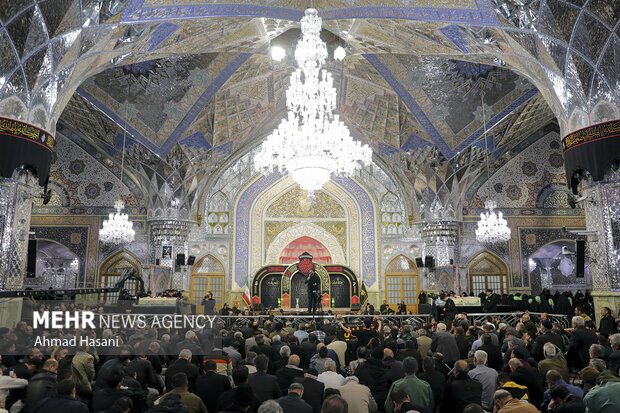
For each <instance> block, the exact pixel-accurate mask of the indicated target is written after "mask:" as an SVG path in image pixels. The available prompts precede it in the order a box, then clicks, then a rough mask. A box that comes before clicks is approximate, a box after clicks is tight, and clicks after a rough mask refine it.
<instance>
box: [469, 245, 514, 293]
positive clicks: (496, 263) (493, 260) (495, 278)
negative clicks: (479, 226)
mask: <svg viewBox="0 0 620 413" xmlns="http://www.w3.org/2000/svg"><path fill="white" fill-rule="evenodd" d="M467 266H468V267H469V285H470V290H471V291H472V292H473V293H474V295H478V294H480V293H481V292H484V291H485V290H486V289H487V288H490V289H492V290H493V292H495V293H497V294H508V291H509V285H508V266H507V265H506V263H505V262H504V261H503V260H502V259H501V258H500V257H498V256H497V255H495V254H493V253H492V252H491V251H489V250H486V249H485V250H482V251H480V252H479V253H477V254H476V255H474V256H473V257H472V258H470V260H469V261H468V262H467Z"/></svg>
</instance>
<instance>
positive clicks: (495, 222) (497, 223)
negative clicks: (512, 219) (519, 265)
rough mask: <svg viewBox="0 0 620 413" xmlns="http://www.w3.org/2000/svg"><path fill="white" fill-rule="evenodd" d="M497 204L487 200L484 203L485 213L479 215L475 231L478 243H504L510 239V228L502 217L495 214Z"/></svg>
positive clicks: (499, 214)
mask: <svg viewBox="0 0 620 413" xmlns="http://www.w3.org/2000/svg"><path fill="white" fill-rule="evenodd" d="M496 207H497V204H496V203H495V201H491V200H488V201H486V202H485V203H484V208H485V209H486V211H484V212H481V213H480V221H478V229H476V239H477V240H478V241H479V242H488V243H496V242H506V241H508V240H509V239H510V228H509V227H508V222H507V221H506V220H505V219H504V215H503V214H502V213H501V212H500V211H498V212H495V208H496Z"/></svg>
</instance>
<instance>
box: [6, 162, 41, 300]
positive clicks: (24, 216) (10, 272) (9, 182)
mask: <svg viewBox="0 0 620 413" xmlns="http://www.w3.org/2000/svg"><path fill="white" fill-rule="evenodd" d="M38 191H39V187H38V185H37V182H36V178H35V177H34V176H33V175H32V174H30V173H28V172H24V171H21V172H20V171H15V173H13V176H12V177H11V178H0V257H2V259H0V274H2V275H1V278H0V279H1V280H2V283H1V284H0V290H20V289H22V287H23V284H24V276H25V273H26V256H27V253H28V232H29V230H30V216H31V213H32V203H33V199H34V197H35V196H37V194H38Z"/></svg>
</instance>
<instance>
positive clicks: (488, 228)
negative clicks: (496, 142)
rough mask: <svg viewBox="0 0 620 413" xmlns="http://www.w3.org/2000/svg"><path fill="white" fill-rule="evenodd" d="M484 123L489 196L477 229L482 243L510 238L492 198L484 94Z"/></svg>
mask: <svg viewBox="0 0 620 413" xmlns="http://www.w3.org/2000/svg"><path fill="white" fill-rule="evenodd" d="M482 124H483V125H484V145H485V149H486V150H485V155H486V164H487V187H488V190H489V198H488V199H487V201H486V202H485V203H484V208H485V209H486V211H484V212H482V213H480V221H478V229H476V240H477V241H478V242H482V243H490V244H493V243H498V242H506V241H508V240H509V239H510V228H509V227H508V222H507V221H506V220H505V219H504V214H502V213H501V212H500V211H497V212H495V208H497V204H496V203H495V201H493V200H492V199H491V174H490V173H489V145H488V143H487V126H486V125H487V124H486V116H485V112H484V94H483V95H482Z"/></svg>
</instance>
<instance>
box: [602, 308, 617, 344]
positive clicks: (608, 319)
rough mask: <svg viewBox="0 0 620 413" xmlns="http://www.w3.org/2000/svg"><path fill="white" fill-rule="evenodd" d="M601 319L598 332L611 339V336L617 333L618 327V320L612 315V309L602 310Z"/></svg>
mask: <svg viewBox="0 0 620 413" xmlns="http://www.w3.org/2000/svg"><path fill="white" fill-rule="evenodd" d="M601 317H602V318H601V321H600V324H599V328H598V331H599V333H601V334H602V335H604V336H605V337H609V335H610V334H613V333H615V332H616V329H617V327H618V326H617V324H616V319H615V318H614V317H613V316H612V315H611V308H609V307H603V308H601Z"/></svg>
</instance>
